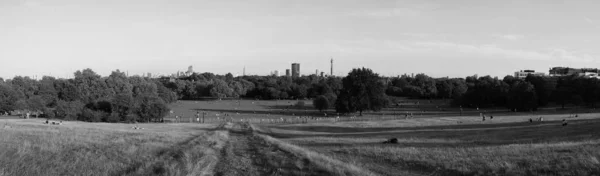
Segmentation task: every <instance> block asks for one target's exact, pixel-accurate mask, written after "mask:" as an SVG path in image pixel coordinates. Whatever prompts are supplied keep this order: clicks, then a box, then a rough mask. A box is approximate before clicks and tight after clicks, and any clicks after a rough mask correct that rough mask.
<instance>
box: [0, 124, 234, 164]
mask: <svg viewBox="0 0 600 176" xmlns="http://www.w3.org/2000/svg"><path fill="white" fill-rule="evenodd" d="M3 124H6V125H2V126H0V127H3V128H0V134H1V135H0V158H1V159H0V165H2V166H3V167H2V168H1V169H0V175H154V174H173V173H175V174H181V173H188V174H189V173H196V174H199V175H200V174H201V173H202V172H207V171H206V170H203V168H195V167H194V165H196V164H199V163H206V165H210V163H215V162H216V160H217V159H216V158H215V157H214V156H212V157H211V152H217V151H218V148H219V147H220V146H222V143H223V142H222V141H224V140H226V138H227V134H226V133H223V132H218V131H207V129H210V128H212V126H208V125H205V126H201V125H197V124H188V125H164V124H140V125H139V126H140V127H143V128H145V129H143V130H133V129H131V128H132V127H133V125H130V124H103V123H82V122H66V123H65V124H63V125H60V126H58V125H45V124H42V121H41V120H35V119H32V120H5V121H4V122H3ZM5 126H7V127H5ZM8 126H10V127H8ZM211 158H212V159H211ZM207 168H208V169H210V166H207ZM208 172H210V171H208Z"/></svg>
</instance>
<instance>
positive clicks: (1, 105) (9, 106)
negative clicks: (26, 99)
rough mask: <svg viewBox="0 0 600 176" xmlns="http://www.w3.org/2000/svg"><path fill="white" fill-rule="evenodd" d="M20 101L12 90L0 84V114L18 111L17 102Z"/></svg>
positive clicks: (6, 85)
mask: <svg viewBox="0 0 600 176" xmlns="http://www.w3.org/2000/svg"><path fill="white" fill-rule="evenodd" d="M20 99H22V98H20V97H18V94H17V92H16V91H15V90H13V88H12V87H11V86H10V85H8V84H6V83H0V112H8V111H13V110H16V109H18V107H17V104H16V103H17V102H18V101H19V100H20Z"/></svg>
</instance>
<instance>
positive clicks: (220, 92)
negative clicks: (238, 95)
mask: <svg viewBox="0 0 600 176" xmlns="http://www.w3.org/2000/svg"><path fill="white" fill-rule="evenodd" d="M232 94H233V89H231V88H229V86H228V85H227V83H226V82H225V81H223V80H220V79H216V80H214V83H213V85H212V86H211V88H210V96H212V97H216V98H219V99H221V98H225V97H231V96H232Z"/></svg>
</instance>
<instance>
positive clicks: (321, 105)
mask: <svg viewBox="0 0 600 176" xmlns="http://www.w3.org/2000/svg"><path fill="white" fill-rule="evenodd" d="M313 106H314V107H315V108H316V109H318V110H319V111H323V110H324V109H328V108H329V100H328V99H327V97H325V96H323V95H321V96H318V97H317V98H315V99H314V100H313Z"/></svg>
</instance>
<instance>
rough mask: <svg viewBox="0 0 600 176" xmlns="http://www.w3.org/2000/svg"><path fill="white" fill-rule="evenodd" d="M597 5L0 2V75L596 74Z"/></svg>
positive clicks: (599, 48)
mask: <svg viewBox="0 0 600 176" xmlns="http://www.w3.org/2000/svg"><path fill="white" fill-rule="evenodd" d="M598 9H600V1H597V0H590V1H552V0H540V1H526V0H516V1H505V0H502V1H501V0H494V1H485V0H472V1H459V0H452V1H447V0H445V1H423V0H418V1H383V0H364V1H358V0H333V1H328V0H297V1H296V0H294V1H284V0H210V1H200V0H0V77H4V78H5V79H6V78H12V77H13V76H15V75H23V76H33V75H53V76H56V77H66V76H68V75H69V76H70V75H72V73H73V72H74V71H75V70H80V69H83V68H91V69H93V70H95V71H96V72H97V73H99V74H101V75H103V76H106V75H108V74H109V73H110V71H112V70H116V69H120V70H122V71H129V74H130V75H132V74H141V73H147V72H151V73H153V74H170V73H174V72H176V71H178V70H180V71H184V70H186V69H187V66H189V65H192V66H193V67H194V71H197V72H213V73H217V74H224V73H227V72H231V73H233V74H240V75H241V73H242V69H243V68H244V66H245V67H246V73H247V74H267V73H269V72H270V71H273V70H279V71H280V72H285V69H287V68H290V64H291V63H293V62H298V63H300V64H301V73H302V74H311V73H314V72H315V69H319V70H326V72H327V73H328V72H329V59H330V57H333V58H334V62H335V64H334V65H335V66H334V74H336V75H346V74H347V73H348V72H349V71H350V69H351V68H356V67H363V66H364V67H367V68H371V69H373V70H374V71H375V72H378V73H380V74H382V75H387V76H390V75H398V74H403V73H421V72H422V73H426V74H428V75H432V76H434V77H441V76H450V77H464V76H467V75H473V74H479V75H492V76H500V77H503V76H504V75H507V74H513V72H514V71H516V70H522V69H535V70H536V71H542V72H546V73H547V72H548V68H549V67H552V66H569V67H593V68H597V67H600V64H599V63H600V10H598ZM40 77H41V76H40Z"/></svg>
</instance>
